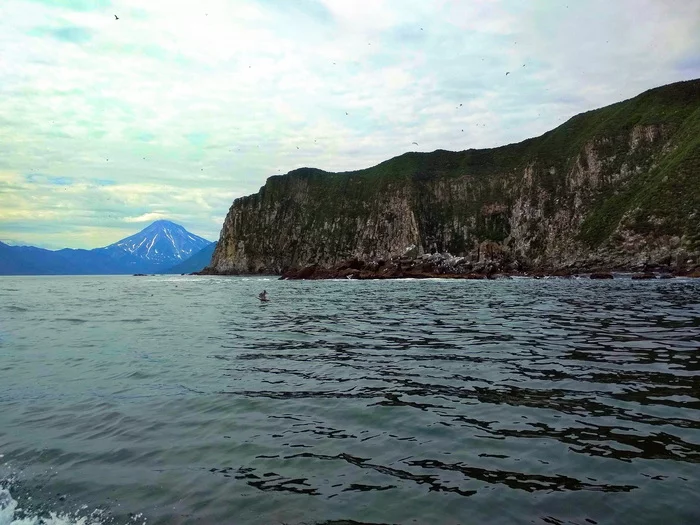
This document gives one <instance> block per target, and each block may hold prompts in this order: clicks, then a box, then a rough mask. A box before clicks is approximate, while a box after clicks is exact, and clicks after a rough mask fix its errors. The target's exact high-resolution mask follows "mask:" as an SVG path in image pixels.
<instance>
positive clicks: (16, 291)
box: [0, 277, 700, 525]
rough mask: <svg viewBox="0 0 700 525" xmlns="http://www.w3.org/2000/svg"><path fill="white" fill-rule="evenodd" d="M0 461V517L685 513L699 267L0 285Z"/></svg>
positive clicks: (694, 492)
mask: <svg viewBox="0 0 700 525" xmlns="http://www.w3.org/2000/svg"><path fill="white" fill-rule="evenodd" d="M263 287H264V288H266V289H267V291H268V293H269V294H270V297H271V299H272V301H271V302H270V303H268V304H260V303H259V302H258V301H257V299H256V298H255V296H256V294H257V293H258V292H259V291H261V289H262V288H263ZM0 455H2V456H3V457H2V459H0V480H3V484H4V486H5V489H6V490H2V491H0V509H1V510H0V524H2V525H5V524H6V523H13V520H18V519H19V518H21V517H22V516H30V517H34V518H37V517H38V516H46V515H47V513H48V512H55V513H58V514H65V513H70V514H71V515H72V516H73V517H71V518H65V519H64V520H63V521H61V520H59V522H60V523H64V522H66V523H75V522H77V518H76V517H75V516H90V515H91V514H92V513H93V511H98V512H97V513H95V514H94V515H93V517H92V518H90V519H89V520H86V521H85V523H92V522H99V523H106V522H113V523H125V522H132V523H142V522H144V521H145V522H146V523H149V524H150V523H236V524H239V523H240V524H268V523H273V524H279V523H287V524H298V523H318V522H326V521H333V520H355V521H357V522H371V523H406V524H410V523H421V524H423V523H425V524H435V523H440V524H453V523H549V524H558V523H578V524H588V523H601V524H603V523H663V524H677V523H699V522H700V281H699V280H695V281H692V280H680V279H677V280H668V281H631V280H629V279H624V280H623V279H619V280H614V281H590V280H564V279H562V280H555V279H550V280H537V281H535V280H524V279H521V280H503V281H451V280H445V281H440V280H425V281H362V282H359V281H325V282H319V281H315V282H300V281H296V282H290V281H277V280H274V279H270V280H260V279H257V278H216V277H29V278H8V277H4V278H0ZM8 490H9V492H8ZM10 495H11V496H10ZM15 507H17V508H15ZM20 509H23V510H20ZM3 520H4V522H3Z"/></svg>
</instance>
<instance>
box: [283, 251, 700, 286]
mask: <svg viewBox="0 0 700 525" xmlns="http://www.w3.org/2000/svg"><path fill="white" fill-rule="evenodd" d="M613 271H614V272H626V273H632V275H631V276H630V277H631V278H632V279H635V280H639V279H656V278H670V277H674V276H687V277H700V268H694V269H692V270H689V271H682V272H678V271H672V269H671V268H669V267H664V266H653V267H652V266H648V265H645V266H642V267H634V268H614V269H612V271H609V270H608V269H600V268H584V267H575V266H572V267H569V268H560V269H546V268H527V267H525V265H524V264H523V263H521V262H518V261H515V262H508V263H503V262H499V261H488V262H472V261H469V260H467V259H466V258H465V257H455V256H452V255H450V254H440V253H437V254H426V255H423V256H420V257H416V258H406V257H403V258H394V259H391V260H388V261H385V260H382V259H378V260H371V261H362V260H359V259H351V260H348V261H345V262H344V263H341V264H338V265H336V266H333V267H323V266H321V265H318V264H311V265H307V266H304V267H302V268H289V269H286V270H285V271H283V272H282V276H281V277H280V279H283V280H287V279H288V280H298V279H308V280H316V279H429V278H443V279H499V278H509V277H512V276H522V277H532V278H536V279H537V278H543V277H575V276H579V275H581V276H585V277H587V278H591V279H613V278H614V276H613V273H612V272H613Z"/></svg>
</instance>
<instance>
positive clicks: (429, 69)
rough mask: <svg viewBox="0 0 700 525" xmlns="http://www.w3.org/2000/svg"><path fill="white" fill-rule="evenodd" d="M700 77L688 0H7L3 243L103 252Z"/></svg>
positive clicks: (2, 74)
mask: <svg viewBox="0 0 700 525" xmlns="http://www.w3.org/2000/svg"><path fill="white" fill-rule="evenodd" d="M698 77H700V2H699V1H687V0H615V1H611V0H561V1H554V0H551V1H545V0H1V1H0V241H3V242H6V243H9V244H30V245H34V246H41V247H46V248H52V249H56V248H63V247H71V248H95V247H99V246H105V245H107V244H110V243H112V242H115V241H117V240H119V239H120V238H123V237H126V236H128V235H131V234H133V233H135V232H137V231H138V230H140V229H142V228H144V227H145V226H147V225H148V224H150V222H152V221H154V220H156V219H170V220H172V221H174V222H177V223H179V224H182V225H183V226H185V227H186V228H187V229H188V230H190V231H191V232H193V233H196V234H198V235H201V236H203V237H205V238H208V239H211V240H217V239H218V237H219V233H220V230H221V226H222V224H223V220H224V218H225V216H226V213H227V211H228V209H229V207H230V206H231V204H232V202H233V200H234V199H235V198H238V197H241V196H244V195H249V194H251V193H255V192H257V191H258V190H259V188H260V187H261V186H262V185H264V183H265V180H266V179H267V177H269V176H271V175H277V174H283V173H287V172H288V171H291V170H293V169H296V168H299V167H303V166H311V167H316V168H321V169H324V170H328V171H348V170H354V169H359V168H365V167H369V166H372V165H375V164H378V163H379V162H381V161H383V160H386V159H389V158H392V157H395V156H397V155H401V154H402V153H405V152H407V151H433V150H435V149H448V150H464V149H468V148H484V147H494V146H499V145H503V144H508V143H512V142H518V141H521V140H524V139H526V138H528V137H532V136H537V135H540V134H542V133H544V132H545V131H547V130H549V129H552V128H554V127H556V126H558V125H560V124H561V123H563V122H565V121H566V120H567V119H569V118H570V117H572V116H573V115H575V114H577V113H580V112H583V111H588V110H591V109H595V108H597V107H601V106H605V105H608V104H611V103H614V102H617V101H620V100H624V99H627V98H630V97H633V96H635V95H637V94H639V93H641V92H642V91H645V90H646V89H649V88H652V87H656V86H659V85H663V84H668V83H670V82H676V81H680V80H688V79H693V78H698Z"/></svg>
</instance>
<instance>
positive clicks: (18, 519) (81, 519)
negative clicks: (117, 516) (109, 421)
mask: <svg viewBox="0 0 700 525" xmlns="http://www.w3.org/2000/svg"><path fill="white" fill-rule="evenodd" d="M21 510H22V509H21V506H20V504H19V502H18V501H17V500H16V499H14V498H13V497H12V494H10V491H9V490H7V489H2V488H0V525H102V524H103V522H102V521H101V520H100V519H99V518H88V517H86V516H77V515H70V514H58V513H56V512H50V513H49V515H48V516H47V517H40V516H26V515H25V513H23V512H21Z"/></svg>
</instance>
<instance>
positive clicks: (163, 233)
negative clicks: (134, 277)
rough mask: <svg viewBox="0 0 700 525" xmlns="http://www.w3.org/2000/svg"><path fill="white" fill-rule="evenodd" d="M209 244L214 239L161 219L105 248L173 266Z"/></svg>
mask: <svg viewBox="0 0 700 525" xmlns="http://www.w3.org/2000/svg"><path fill="white" fill-rule="evenodd" d="M209 244H211V241H208V240H206V239H203V238H202V237H199V236H198V235H195V234H193V233H190V232H188V231H187V230H186V229H185V228H183V227H182V226H180V225H179V224H175V223H174V222H170V221H165V220H161V221H156V222H154V223H153V224H151V225H150V226H147V227H146V228H144V229H143V230H141V231H140V232H138V233H137V234H135V235H132V236H130V237H127V238H126V239H122V240H120V241H117V242H115V243H114V244H110V245H109V246H106V247H105V249H107V250H115V249H120V250H123V251H125V252H127V253H129V254H130V255H132V256H133V257H136V258H138V259H141V260H143V261H144V262H148V263H151V264H155V265H158V266H160V265H164V266H167V265H170V266H172V265H174V264H177V263H179V262H180V261H184V260H186V259H189V258H190V257H191V256H192V255H194V254H195V253H197V252H199V251H200V250H202V248H204V247H205V246H208V245H209Z"/></svg>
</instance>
